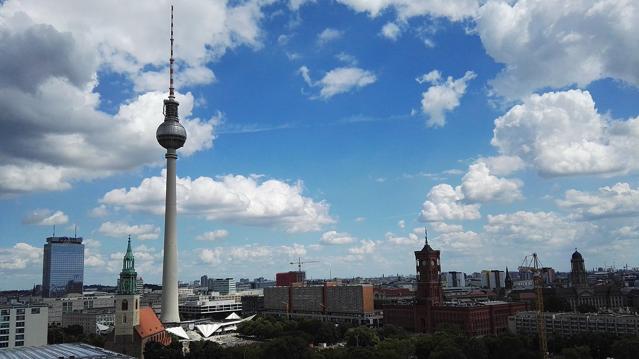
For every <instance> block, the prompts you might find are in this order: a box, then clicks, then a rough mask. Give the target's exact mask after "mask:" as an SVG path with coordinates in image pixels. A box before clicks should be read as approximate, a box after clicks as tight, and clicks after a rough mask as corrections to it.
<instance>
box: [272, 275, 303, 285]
mask: <svg viewBox="0 0 639 359" xmlns="http://www.w3.org/2000/svg"><path fill="white" fill-rule="evenodd" d="M305 280H306V272H298V271H295V272H293V271H291V272H283V273H276V274H275V285H276V286H278V287H290V286H292V285H294V284H295V283H304V281H305Z"/></svg>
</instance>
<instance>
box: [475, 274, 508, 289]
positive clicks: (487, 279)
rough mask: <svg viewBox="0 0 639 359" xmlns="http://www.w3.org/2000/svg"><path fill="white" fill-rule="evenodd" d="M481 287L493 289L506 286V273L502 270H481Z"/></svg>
mask: <svg viewBox="0 0 639 359" xmlns="http://www.w3.org/2000/svg"><path fill="white" fill-rule="evenodd" d="M481 287H482V288H488V289H492V290H499V289H502V288H506V273H505V272H504V271H500V270H483V271H481Z"/></svg>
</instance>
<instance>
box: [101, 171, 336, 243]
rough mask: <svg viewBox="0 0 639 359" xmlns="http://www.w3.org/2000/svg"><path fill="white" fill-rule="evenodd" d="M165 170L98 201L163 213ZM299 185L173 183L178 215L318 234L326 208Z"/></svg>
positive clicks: (251, 180) (241, 179)
mask: <svg viewBox="0 0 639 359" xmlns="http://www.w3.org/2000/svg"><path fill="white" fill-rule="evenodd" d="M165 176H166V171H163V172H162V176H158V177H150V178H145V179H144V180H142V182H141V183H140V185H139V186H138V187H131V188H129V189H128V190H127V189H126V188H119V189H114V190H112V191H109V192H108V193H106V194H105V195H104V196H103V197H102V199H101V202H102V203H104V204H106V205H109V206H117V207H124V208H125V209H127V210H129V211H138V212H148V213H153V214H157V215H161V214H163V213H164V196H165V182H166V179H165ZM302 191H303V185H302V182H301V181H298V182H296V183H294V184H289V183H286V182H282V181H278V180H274V179H269V180H265V179H263V177H261V176H256V175H253V176H249V177H245V176H241V175H226V176H222V177H218V178H211V177H198V178H195V179H191V178H190V177H185V178H178V179H177V207H178V212H180V213H184V214H191V215H196V216H201V217H204V218H206V219H209V220H225V221H229V222H238V223H243V224H249V225H259V226H274V227H280V228H284V229H285V230H286V231H288V232H309V231H318V230H320V229H321V228H322V226H324V225H326V224H331V223H334V222H335V220H334V219H333V218H332V217H331V216H330V214H329V207H330V206H329V204H328V203H326V202H325V201H319V202H318V201H314V200H313V199H311V198H308V197H305V196H303V195H302Z"/></svg>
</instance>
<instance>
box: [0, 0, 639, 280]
mask: <svg viewBox="0 0 639 359" xmlns="http://www.w3.org/2000/svg"><path fill="white" fill-rule="evenodd" d="M174 4H175V16H176V20H175V36H176V49H175V51H176V57H177V69H176V70H177V71H176V73H177V75H176V81H177V90H178V93H179V96H178V100H179V101H180V102H181V106H180V115H181V120H182V122H183V123H184V125H185V127H186V129H187V131H188V139H187V145H186V146H185V148H183V149H182V150H181V152H180V154H179V155H180V158H179V160H178V177H179V180H178V208H179V218H178V225H179V227H178V238H179V239H178V246H179V251H180V254H179V261H180V275H179V277H180V279H181V280H194V279H197V278H199V276H200V275H202V274H208V275H209V276H235V277H237V278H240V277H251V278H254V277H258V276H264V277H270V278H273V277H274V274H275V272H278V271H286V270H291V269H293V268H294V267H293V266H291V265H289V264H288V262H290V261H293V260H294V259H296V258H297V257H302V258H306V259H309V260H317V261H319V262H320V263H315V264H309V266H308V267H307V268H306V269H307V271H308V275H309V276H310V277H313V278H321V277H327V276H328V273H329V272H332V273H333V275H337V276H341V277H351V276H374V275H375V276H376V275H381V274H383V273H385V274H394V273H403V274H413V273H414V266H413V255H412V251H414V250H416V249H419V248H421V246H422V244H423V228H424V226H426V227H428V228H429V240H430V243H431V245H432V246H433V247H436V248H439V249H441V250H442V259H443V270H460V271H465V272H473V271H480V270H482V269H496V268H504V267H505V266H509V267H510V268H513V267H517V266H518V265H520V263H521V262H522V260H523V257H524V256H525V255H527V254H530V253H532V252H533V251H534V252H537V253H538V254H539V255H540V257H541V259H542V263H543V264H544V265H549V266H553V267H555V268H556V269H558V270H567V269H568V268H569V258H570V255H571V254H572V251H573V250H574V248H575V247H578V248H579V249H580V251H581V252H582V253H583V254H584V257H585V259H586V266H587V267H589V268H591V267H599V266H604V265H616V266H617V267H621V266H623V265H625V264H628V265H629V266H636V265H637V262H636V256H635V255H634V253H635V251H634V248H635V247H636V244H637V240H638V234H637V228H638V227H637V226H638V225H639V223H637V221H636V220H635V217H636V216H637V214H638V213H639V206H638V205H637V203H639V201H637V200H638V199H639V189H637V180H636V173H637V169H638V168H639V161H637V160H636V159H635V158H637V156H636V155H637V148H639V147H638V145H639V120H637V116H638V114H639V111H638V110H637V105H636V104H637V99H638V98H639V96H638V95H639V92H638V89H637V85H638V84H639V66H637V64H638V63H639V57H638V56H639V55H637V54H639V51H637V49H636V46H637V45H636V36H635V35H634V34H635V33H636V32H637V30H639V29H636V27H637V25H636V24H637V23H639V21H637V20H639V9H638V8H637V5H636V4H634V3H633V2H631V1H610V2H596V1H570V2H564V1H561V2H560V1H544V2H538V1H530V0H519V1H508V2H505V1H497V0H490V1H482V2H477V1H475V0H463V1H461V0H460V1H457V2H448V1H444V0H424V1H409V0H380V1H361V0H339V1H304V0H291V1H274V0H248V1H230V2H225V1H189V2H180V1H178V2H175V3H174ZM564 5H565V6H564ZM168 17H169V4H168V3H166V2H138V3H136V4H135V5H127V7H123V6H119V5H117V3H111V2H102V3H99V4H95V3H86V4H82V5H78V3H75V2H73V1H61V2H59V3H56V4H55V6H54V5H53V4H52V3H49V2H46V1H33V2H29V3H22V2H19V1H5V2H3V4H2V7H1V8H0V18H1V19H2V21H1V22H0V26H2V28H3V34H4V35H2V36H1V37H0V48H2V49H3V53H5V54H11V55H10V56H5V57H4V59H3V60H0V61H1V63H0V72H2V76H0V78H2V80H0V88H1V89H2V93H3V96H2V100H0V106H1V108H3V112H4V116H3V117H2V118H0V121H2V126H3V128H5V129H6V130H7V131H8V132H9V133H8V134H6V137H5V138H6V141H5V143H3V144H2V145H1V146H2V151H1V153H2V155H0V160H1V161H0V169H1V170H0V211H2V214H3V215H2V216H0V224H1V226H2V229H3V230H2V234H1V237H0V239H1V243H0V274H2V275H3V276H5V277H6V278H8V280H6V281H2V283H1V284H0V289H9V288H30V287H31V286H32V285H33V284H37V283H40V281H41V270H42V269H41V268H42V245H43V244H44V240H45V237H47V236H49V235H50V234H51V233H52V230H53V225H54V224H55V225H56V234H57V235H73V231H74V228H75V226H77V228H78V234H79V235H80V236H83V237H84V238H85V240H86V247H87V251H86V255H85V256H86V258H85V282H86V283H105V284H109V283H110V284H112V283H115V280H116V278H117V273H118V272H119V269H120V268H119V267H120V265H121V258H122V255H123V254H124V249H125V246H126V238H127V235H128V234H131V235H132V238H133V241H134V252H135V253H136V264H137V265H138V272H139V273H140V274H141V275H142V277H144V278H145V280H146V281H148V282H155V283H159V282H160V280H161V269H160V265H161V260H162V252H161V249H162V236H163V216H162V205H163V196H164V193H163V190H164V187H163V186H164V178H163V177H162V173H163V172H162V170H163V167H164V162H163V149H162V148H161V147H160V146H159V145H158V144H157V142H156V141H155V128H156V127H157V125H159V123H160V122H161V121H162V119H163V117H162V112H161V111H162V99H163V98H165V97H166V93H167V87H168V71H167V62H168V59H167V57H168Z"/></svg>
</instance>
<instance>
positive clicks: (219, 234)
mask: <svg viewBox="0 0 639 359" xmlns="http://www.w3.org/2000/svg"><path fill="white" fill-rule="evenodd" d="M228 236H229V231H227V230H226V229H216V230H214V231H209V232H204V233H202V234H200V235H198V236H197V237H195V239H196V240H198V241H217V240H219V239H223V238H226V237H228Z"/></svg>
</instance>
